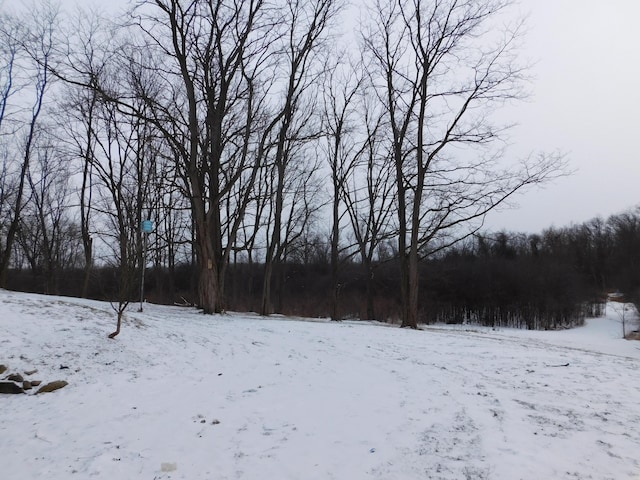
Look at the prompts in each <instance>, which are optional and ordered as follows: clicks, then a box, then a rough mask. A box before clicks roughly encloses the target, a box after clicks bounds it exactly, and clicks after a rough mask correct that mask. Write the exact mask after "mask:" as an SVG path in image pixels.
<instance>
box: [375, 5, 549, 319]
mask: <svg viewBox="0 0 640 480" xmlns="http://www.w3.org/2000/svg"><path fill="white" fill-rule="evenodd" d="M511 3H512V2H511V1H509V0H442V1H436V2H433V1H428V0H392V1H383V0H377V1H376V3H375V7H374V8H373V12H374V13H373V15H372V17H371V20H370V21H369V22H368V24H367V25H366V27H365V29H364V31H363V44H364V48H365V55H366V58H368V61H367V62H366V64H367V65H369V75H370V77H371V79H372V83H373V85H374V87H375V88H376V91H377V97H378V98H379V100H380V102H381V103H382V105H383V106H384V108H385V110H386V115H387V118H388V124H389V127H390V134H391V138H390V142H391V145H392V161H393V164H394V167H395V188H396V192H397V214H398V250H399V252H400V269H401V283H400V294H401V303H402V313H401V317H402V325H403V326H406V327H412V328H417V325H418V320H419V318H418V316H419V314H418V312H419V304H418V283H419V269H418V265H419V261H420V259H421V258H422V257H423V256H424V255H427V254H429V253H431V252H433V250H434V249H438V248H442V247H445V246H447V245H451V244H452V243H455V242H456V241H458V240H459V239H461V238H464V237H465V236H467V235H469V234H470V233H471V232H473V231H474V230H475V229H477V228H479V226H480V225H481V223H482V219H483V218H484V216H485V215H486V214H487V212H489V211H490V210H492V209H493V208H495V207H496V206H498V205H500V204H501V203H503V202H504V201H505V200H506V199H508V198H509V197H510V196H512V195H513V194H514V193H515V192H516V191H518V190H520V189H521V188H522V187H525V186H526V185H531V184H536V183H540V182H542V181H544V180H545V179H547V178H549V177H550V176H553V174H555V173H557V172H558V158H556V157H553V156H551V157H549V156H545V155H542V156H540V157H536V158H535V159H533V160H532V161H531V160H530V161H524V162H521V163H520V164H519V165H518V164H517V163H516V162H512V163H513V164H512V165H508V166H507V167H506V168H501V164H500V162H499V161H498V160H499V156H498V152H497V151H496V149H495V147H494V145H495V144H496V140H498V139H499V138H500V135H501V133H503V132H504V128H503V127H500V126H496V125H494V124H493V122H492V121H491V117H490V113H491V111H492V109H494V108H495V107H497V106H499V105H500V104H503V103H504V102H506V101H508V100H512V99H517V98H520V97H521V96H522V82H523V80H524V71H525V70H524V67H523V66H522V65H520V64H519V63H518V62H517V58H516V47H517V42H518V38H519V36H520V25H519V24H516V25H511V26H509V27H507V28H506V29H500V28H498V27H497V23H498V22H497V20H498V19H499V18H500V15H501V13H502V12H504V11H505V10H506V9H507V7H509V6H510V4H511ZM492 147H493V148H492ZM514 164H515V165H514Z"/></svg>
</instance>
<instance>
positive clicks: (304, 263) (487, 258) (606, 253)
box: [8, 209, 640, 329]
mask: <svg viewBox="0 0 640 480" xmlns="http://www.w3.org/2000/svg"><path fill="white" fill-rule="evenodd" d="M325 238H326V237H325ZM76 241H77V239H76ZM639 246H640V209H637V210H635V211H633V212H628V213H623V214H620V215H614V216H612V217H610V218H609V219H608V220H606V221H605V220H602V219H600V218H596V219H593V220H591V221H589V222H586V223H583V224H580V225H572V226H569V227H565V228H549V229H547V230H544V231H543V232H542V233H540V234H522V233H513V232H504V231H503V232H498V233H488V234H478V235H476V236H474V237H472V238H469V239H467V240H465V241H463V242H461V243H459V244H457V245H455V246H453V247H450V248H448V249H446V250H444V251H442V252H440V253H438V254H436V255H433V256H432V257H431V258H428V259H425V260H423V261H422V262H421V263H420V275H421V279H420V280H421V283H420V308H419V311H420V322H421V323H435V322H444V323H470V324H478V325H485V326H495V327H498V326H500V327H518V328H527V329H558V328H568V327H572V326H576V325H580V324H582V323H583V321H584V319H585V317H589V316H598V315H600V314H602V312H603V308H604V302H605V300H606V295H607V293H611V292H620V293H623V294H624V295H625V297H626V300H627V301H629V302H634V303H635V304H636V306H638V305H640V248H639ZM382 250H384V252H381V257H382V258H381V259H380V260H377V261H375V262H374V265H373V270H372V271H373V275H372V278H371V281H370V282H368V281H367V278H368V275H367V271H366V269H364V268H363V266H362V264H361V263H360V262H358V261H357V257H356V258H354V257H347V258H343V259H342V260H341V263H340V269H339V279H340V283H339V285H340V290H339V295H338V299H339V300H338V311H339V318H343V319H376V320H380V321H383V322H398V319H399V316H400V313H399V311H400V295H399V292H398V284H399V276H400V274H399V265H398V259H397V252H395V251H394V248H393V245H391V244H387V245H385V246H384V247H382ZM151 257H153V251H152V250H151ZM41 260H42V259H37V260H36V261H35V262H34V263H33V266H32V267H29V268H26V267H25V268H20V269H12V270H11V271H10V275H9V282H8V287H9V288H11V289H15V290H23V291H30V292H49V293H55V294H62V295H69V296H80V295H81V294H82V285H83V276H84V273H83V269H79V268H74V267H73V266H65V265H59V266H57V267H56V268H55V269H54V270H53V271H48V270H47V269H46V268H44V266H43V264H42V261H41ZM263 275H264V264H262V263H248V262H246V261H243V262H237V263H233V264H232V265H230V268H229V272H228V284H227V288H226V291H227V296H226V299H225V303H226V305H227V306H228V309H229V310H235V311H258V310H259V307H260V305H259V303H260V292H261V288H262V282H263ZM275 278H276V282H275V291H274V303H275V308H276V310H277V311H278V312H279V313H282V314H287V315H299V316H306V317H328V316H330V315H331V299H332V295H333V289H332V282H331V271H330V244H329V242H328V241H327V240H326V239H325V240H323V239H322V237H320V236H318V235H316V236H314V237H311V238H304V239H302V240H301V242H300V249H298V250H296V253H295V255H292V256H291V257H290V258H288V259H287V261H286V262H283V263H282V264H280V265H279V266H278V270H277V272H276V274H275ZM196 284H197V269H196V268H195V267H194V266H193V265H189V264H186V263H185V264H181V265H177V266H175V267H174V268H173V269H171V270H170V269H168V268H166V267H164V266H162V265H156V266H151V267H149V268H148V270H147V275H146V281H145V299H146V300H147V301H150V302H154V303H162V304H173V303H175V304H182V305H188V304H193V303H194V302H195V294H194V290H195V288H196ZM90 285H91V288H90V289H89V291H88V296H89V297H91V298H96V299H103V300H104V299H110V298H113V297H114V295H115V294H116V292H117V271H116V270H115V269H114V268H113V267H108V266H103V267H96V268H94V269H93V272H92V281H91V282H90ZM132 300H133V299H132Z"/></svg>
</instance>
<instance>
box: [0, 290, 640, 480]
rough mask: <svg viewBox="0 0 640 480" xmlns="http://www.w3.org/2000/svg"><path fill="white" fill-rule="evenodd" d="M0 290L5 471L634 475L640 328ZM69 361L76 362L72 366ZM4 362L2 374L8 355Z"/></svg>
mask: <svg viewBox="0 0 640 480" xmlns="http://www.w3.org/2000/svg"><path fill="white" fill-rule="evenodd" d="M136 309H137V305H133V306H132V307H131V309H130V311H129V313H128V314H127V321H126V322H125V323H124V325H123V331H122V333H121V334H120V336H119V337H117V338H116V339H115V340H109V339H107V338H106V337H107V334H108V333H110V332H111V331H112V330H113V328H114V326H115V318H114V314H113V311H112V310H111V307H110V305H109V304H107V303H100V302H94V301H87V300H77V299H71V298H61V297H46V296H38V295H28V294H22V293H14V292H7V291H2V290H0V364H5V365H7V366H8V367H9V371H8V372H6V373H9V372H24V371H28V370H33V369H37V370H38V373H36V374H33V375H31V377H30V378H34V379H40V380H43V381H45V382H48V381H52V380H66V381H68V382H69V385H68V386H67V387H65V388H63V389H61V390H58V391H56V392H53V393H47V394H41V395H33V394H30V395H2V396H0V478H2V479H7V480H9V479H10V480H26V479H37V478H43V479H47V480H56V479H65V480H66V479H73V478H78V479H85V478H90V477H97V478H105V479H109V480H116V479H148V480H153V479H185V480H186V479H188V480H198V479H304V480H307V479H345V480H347V479H356V480H357V479H385V480H386V479H389V480H394V479H398V480H402V479H416V480H417V479H452V480H453V479H456V480H457V479H505V480H518V479H526V480H538V479H616V480H621V479H640V388H639V383H640V382H639V381H640V378H639V369H638V366H639V365H640V363H639V361H640V342H634V341H626V340H622V339H620V338H619V337H620V336H621V325H620V323H619V320H618V315H617V314H615V312H611V315H610V316H609V317H608V318H601V319H593V320H589V321H588V325H587V326H585V327H582V328H579V329H575V330H571V331H560V332H527V331H514V330H504V329H503V330H498V331H493V330H490V329H481V328H469V327H460V326H458V327H437V328H427V329H425V330H424V331H409V330H402V329H399V328H396V327H388V326H382V325H376V324H371V323H367V322H361V323H355V322H343V323H331V322H327V321H302V320H299V319H289V318H272V319H264V318H260V317H257V316H252V315H240V314H228V315H224V316H214V317H211V316H204V315H201V314H199V313H197V312H196V311H194V310H191V309H185V308H180V307H173V308H172V307H161V306H155V305H146V307H145V312H144V313H137V312H136V311H135V310H136ZM61 367H68V368H61ZM6 373H5V374H4V375H2V377H4V376H5V375H6Z"/></svg>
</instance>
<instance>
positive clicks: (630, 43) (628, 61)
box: [63, 0, 640, 232]
mask: <svg viewBox="0 0 640 480" xmlns="http://www.w3.org/2000/svg"><path fill="white" fill-rule="evenodd" d="M75 3H76V0H63V4H65V5H73V4H75ZM77 3H80V4H85V5H100V6H102V7H103V8H104V9H105V10H111V9H113V8H114V7H122V6H124V5H126V4H127V1H126V0H109V1H108V2H107V1H104V0H77ZM515 12H516V13H519V14H529V18H528V21H527V25H528V35H527V38H526V47H525V50H524V51H523V55H525V56H526V57H527V58H529V59H531V60H533V61H535V62H536V63H535V65H534V67H533V69H532V72H531V73H532V75H533V77H534V80H533V83H532V85H531V90H532V93H533V94H532V96H531V98H530V99H529V101H527V102H525V103H520V104H518V105H517V106H513V107H509V108H508V109H506V110H504V112H503V115H505V118H506V119H507V121H509V122H517V123H518V127H517V128H516V129H515V130H514V131H513V132H512V144H513V149H512V154H513V155H527V154H529V153H535V152H540V151H549V152H552V151H556V150H560V151H562V152H565V153H566V154H567V158H568V160H569V161H570V168H571V169H573V170H575V173H573V174H572V175H571V176H569V177H564V178H560V179H558V180H556V181H554V182H553V183H552V184H549V185H547V186H546V187H544V188H542V189H532V190H530V191H529V192H528V193H526V194H524V195H522V196H520V197H518V199H517V203H518V204H519V206H520V207H519V208H518V209H515V210H507V211H503V212H494V213H492V214H491V215H490V216H489V218H488V219H487V223H486V226H487V227H488V228H490V229H493V230H500V229H507V230H514V231H526V232H538V231H541V230H542V229H544V228H546V227H550V226H556V227H562V226H567V225H569V224H571V223H572V222H573V223H579V222H583V221H586V220H589V219H591V218H593V217H595V216H603V217H607V216H609V215H611V214H614V213H619V212H621V211H624V210H627V209H629V208H632V207H635V206H636V205H640V154H639V153H638V148H639V147H638V146H637V145H636V143H637V142H636V139H638V138H640V122H639V121H638V116H639V113H638V112H639V111H640V28H638V26H637V20H638V18H640V0H607V1H603V0H520V1H519V5H518V7H517V8H516V9H515Z"/></svg>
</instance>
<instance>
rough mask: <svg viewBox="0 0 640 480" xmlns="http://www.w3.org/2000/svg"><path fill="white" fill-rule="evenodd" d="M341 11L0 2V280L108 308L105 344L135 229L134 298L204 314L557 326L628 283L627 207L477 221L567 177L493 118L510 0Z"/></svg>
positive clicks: (514, 50)
mask: <svg viewBox="0 0 640 480" xmlns="http://www.w3.org/2000/svg"><path fill="white" fill-rule="evenodd" d="M363 5H364V6H365V7H366V8H367V11H368V12H369V13H370V14H369V15H367V16H366V18H363V20H362V21H361V22H360V23H359V24H358V27H357V28H355V22H353V24H349V25H346V24H345V23H344V22H343V23H342V24H341V22H340V19H341V18H342V19H344V18H349V16H350V15H351V14H352V13H353V12H352V11H351V10H350V8H353V7H352V6H349V5H348V4H346V3H344V2H342V1H340V0H323V1H319V2H318V1H310V0H278V1H277V2H265V1H264V0H250V1H244V2H238V1H232V0H229V1H227V0H224V1H218V2H210V1H204V0H191V1H182V0H144V1H139V2H135V4H134V5H131V7H130V11H129V12H128V13H127V15H126V16H125V17H124V18H120V19H115V18H107V17H104V16H100V15H98V14H97V13H93V12H87V11H81V10H78V11H77V12H75V13H74V12H60V11H58V9H57V8H56V7H55V5H53V4H49V3H39V4H38V8H37V9H35V10H34V11H33V12H30V14H29V15H27V11H26V10H25V9H20V8H17V9H15V10H10V9H8V8H7V7H6V6H3V9H4V11H3V13H2V16H1V18H0V22H1V24H0V30H1V31H0V34H1V35H2V36H3V38H4V39H5V40H6V41H4V42H3V43H2V47H1V48H2V52H1V55H2V56H1V60H0V61H1V62H2V63H1V64H0V91H1V92H3V93H2V95H3V96H2V98H1V99H0V100H1V101H2V103H1V104H0V107H1V109H0V142H1V145H0V155H1V156H2V164H1V165H2V170H1V172H0V186H1V191H0V216H1V217H2V227H1V229H0V247H1V248H0V253H1V254H2V256H1V257H0V275H1V276H0V278H1V279H2V285H3V286H8V287H10V288H26V289H29V290H37V291H42V292H44V293H51V294H57V293H64V294H69V295H81V296H94V297H99V298H106V299H110V300H112V301H113V302H114V305H116V304H117V308H116V311H117V312H118V328H117V330H116V332H114V334H116V335H117V332H119V326H120V320H121V318H122V314H123V312H124V309H125V308H126V307H127V304H128V303H129V302H130V301H132V300H134V299H135V298H136V296H137V295H139V293H140V292H139V287H140V286H139V281H140V277H141V274H142V268H143V262H145V259H144V258H143V237H144V236H143V234H142V232H141V230H140V225H141V222H142V221H143V220H145V219H150V220H153V222H154V225H155V229H154V231H153V232H152V233H151V234H150V235H149V237H148V240H149V244H148V248H149V250H148V251H149V254H148V256H147V258H148V261H147V263H145V264H144V266H145V267H147V269H148V273H149V274H148V276H147V281H146V288H145V292H147V297H148V298H150V299H151V298H153V300H154V301H158V302H164V303H174V302H179V303H187V304H194V305H196V306H197V307H199V308H200V309H202V311H203V312H204V313H207V314H211V313H219V312H223V311H225V310H227V309H247V310H254V311H257V312H259V313H261V314H262V315H270V314H272V313H297V314H301V315H323V316H330V317H331V318H332V319H335V320H339V319H341V318H345V317H346V316H358V317H359V318H369V319H374V318H376V319H380V320H384V321H398V322H399V323H400V324H401V325H402V326H406V327H411V328H417V327H418V324H419V323H423V322H434V321H445V322H462V321H469V322H479V323H483V324H492V325H516V326H523V327H526V328H558V327H561V326H568V325H571V324H575V323H579V322H580V319H581V318H583V315H584V309H585V308H586V307H585V304H586V303H587V302H592V301H596V300H597V298H599V295H601V294H602V293H603V292H605V291H607V289H612V288H613V289H620V290H621V291H625V292H633V291H635V290H637V288H638V284H639V283H640V282H638V279H637V277H636V275H635V274H634V273H633V272H631V271H628V270H624V269H623V271H626V272H627V273H626V274H624V275H622V276H617V275H613V274H612V271H611V270H609V269H610V267H609V266H608V265H609V264H610V263H611V262H616V261H619V260H616V259H617V258H618V256H624V255H627V253H626V252H627V251H628V250H629V249H630V248H631V247H630V245H633V244H634V243H633V242H636V241H637V237H636V236H635V235H636V233H637V227H636V223H637V216H636V213H635V212H631V213H629V214H625V215H621V216H618V217H615V219H613V218H612V219H609V220H608V221H606V222H604V221H599V220H594V221H593V222H591V223H590V224H588V225H586V224H585V225H584V226H581V227H579V228H578V227H570V228H568V229H567V230H566V231H565V230H560V231H556V230H549V231H546V232H543V233H542V234H541V235H539V236H528V237H526V238H524V239H523V238H522V236H519V235H517V234H507V233H503V234H498V235H497V236H495V235H492V234H490V233H487V232H484V231H483V228H482V227H483V221H484V219H485V217H486V215H487V214H488V213H489V212H491V211H492V210H493V209H495V208H497V207H499V206H501V205H503V204H504V203H505V202H507V201H508V200H510V199H511V198H512V197H513V196H514V195H516V194H517V193H519V192H522V191H524V190H525V189H527V188H528V187H530V186H532V185H539V184H542V183H544V182H547V181H550V180H552V179H554V178H556V177H558V176H560V175H564V174H566V163H565V159H564V157H563V156H561V155H558V154H556V153H549V152H532V153H531V155H528V156H527V157H525V158H514V157H513V156H512V154H511V153H510V152H509V150H508V149H506V148H505V141H506V135H507V132H508V131H509V129H510V128H511V126H510V124H509V123H508V122H506V123H500V122H499V121H498V120H497V118H498V117H496V116H495V115H494V114H495V112H496V111H497V110H498V109H499V108H500V107H501V106H503V105H505V104H506V103H509V102H512V101H517V100H520V99H522V98H525V97H526V87H527V84H526V82H527V78H526V76H527V65H526V64H523V63H521V62H520V61H519V60H518V47H519V44H520V42H521V41H522V28H523V24H522V21H521V19H515V20H510V21H507V20H506V19H507V18H512V17H507V16H506V14H507V13H508V12H509V11H510V8H511V7H512V2H510V1H505V0H465V1H454V0H447V1H442V2H429V1H426V0H411V1H407V0H395V1H394V2H382V1H370V2H365V3H364V4H363ZM62 19H64V22H63V21H62ZM63 24H65V25H72V27H66V28H63V27H62V25H63ZM345 42H349V44H350V46H351V47H350V48H349V49H348V50H345V49H343V48H341V46H344V45H345ZM18 93H20V94H19V95H18ZM634 222H636V223H634ZM623 252H624V253H623ZM625 258H626V257H625ZM626 262H628V260H625V262H623V263H625V264H626ZM62 275H64V277H65V279H66V281H65V282H64V283H65V284H64V285H62V283H61V280H60V279H61V278H62ZM463 285H466V287H463ZM470 286H472V287H470Z"/></svg>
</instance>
